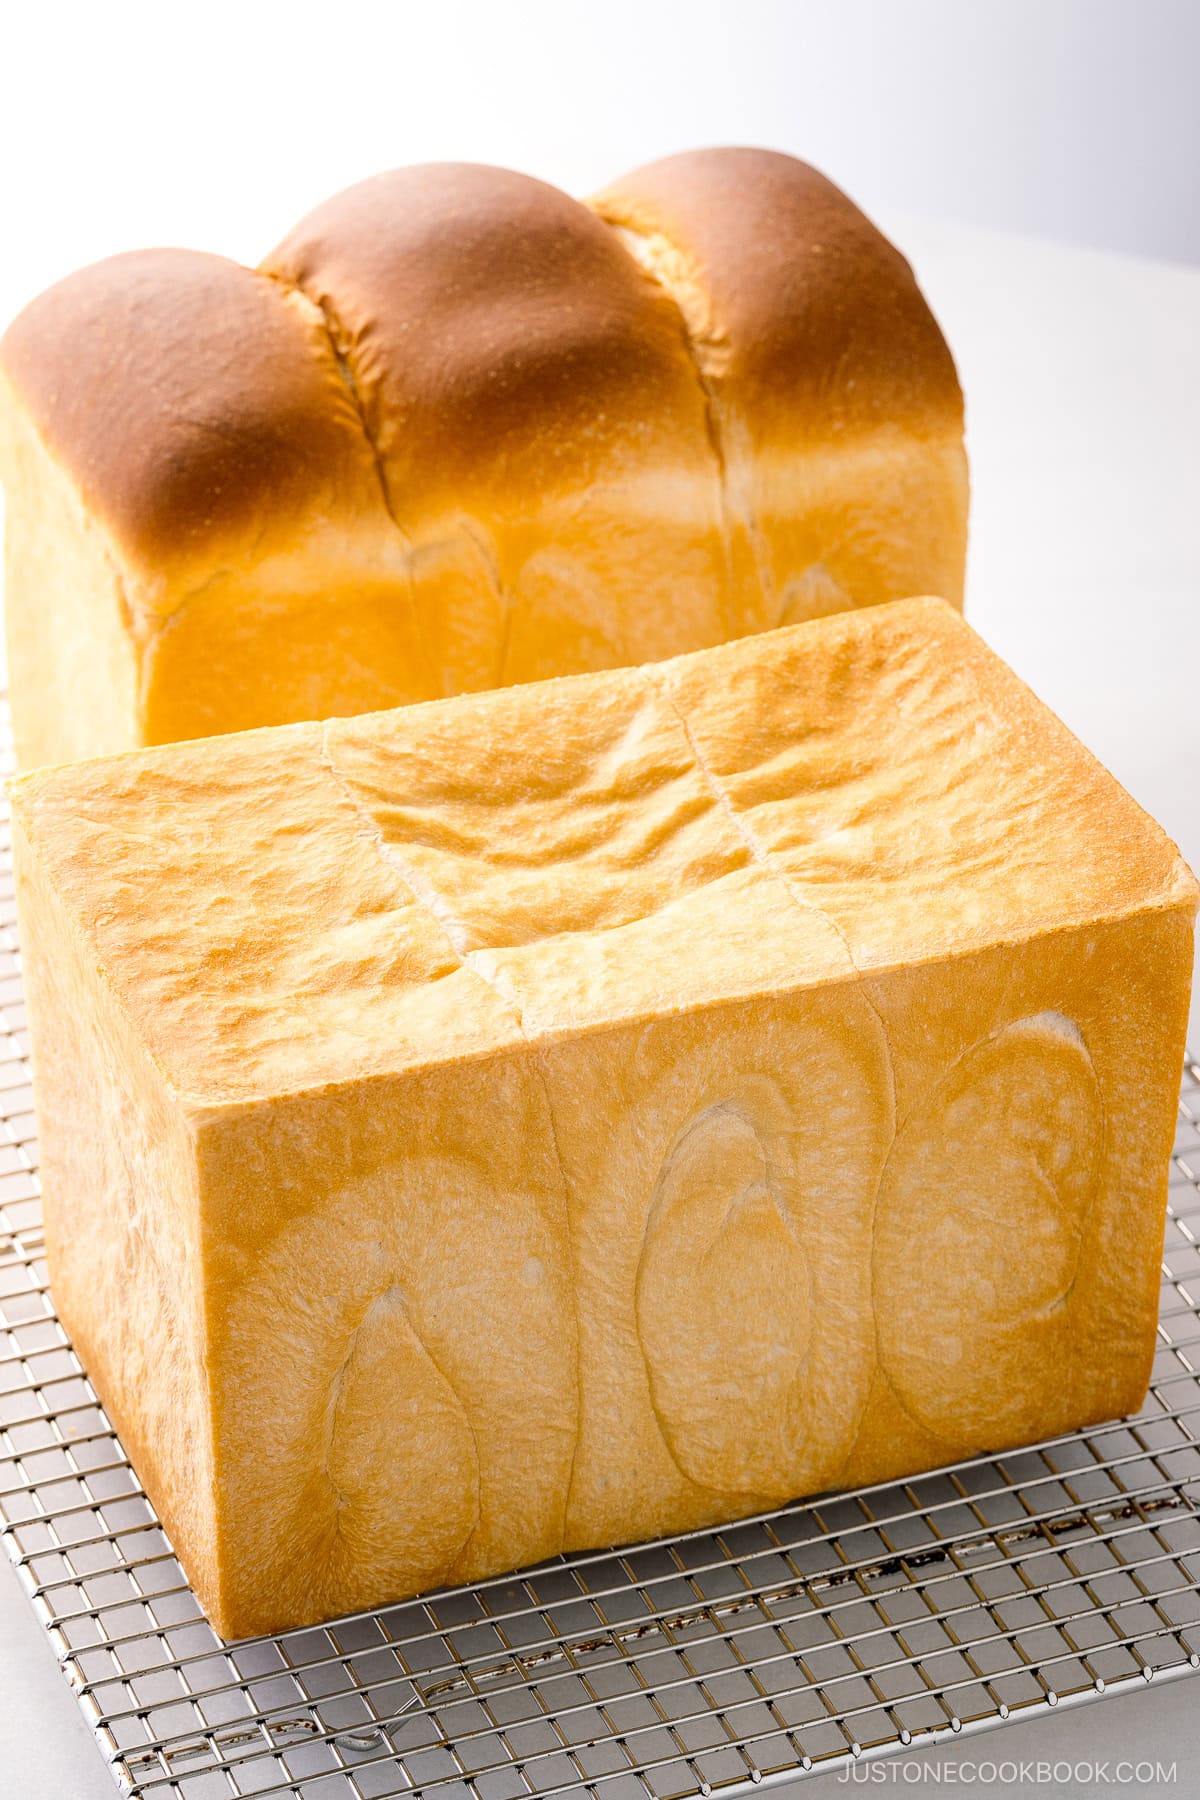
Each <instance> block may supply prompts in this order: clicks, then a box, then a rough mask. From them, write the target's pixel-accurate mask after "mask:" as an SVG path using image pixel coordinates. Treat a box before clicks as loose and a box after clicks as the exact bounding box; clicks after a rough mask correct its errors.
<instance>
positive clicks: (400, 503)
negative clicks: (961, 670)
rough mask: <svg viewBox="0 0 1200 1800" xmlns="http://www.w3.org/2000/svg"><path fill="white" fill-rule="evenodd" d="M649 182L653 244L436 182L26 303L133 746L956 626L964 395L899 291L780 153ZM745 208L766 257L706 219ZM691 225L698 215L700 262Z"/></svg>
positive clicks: (526, 182)
mask: <svg viewBox="0 0 1200 1800" xmlns="http://www.w3.org/2000/svg"><path fill="white" fill-rule="evenodd" d="M678 165H679V166H678V170H677V171H676V177H675V178H674V179H675V185H676V187H680V186H681V185H682V187H683V188H684V189H686V191H687V194H688V195H689V196H690V200H689V202H688V204H687V205H685V206H683V207H682V209H681V212H680V220H682V221H683V222H682V223H681V222H680V221H679V220H676V219H675V217H674V215H672V216H671V218H670V219H666V220H665V223H663V226H662V229H661V230H660V228H659V225H658V224H653V222H651V223H646V220H648V219H649V217H650V215H649V214H648V213H645V209H644V207H643V209H642V210H641V211H639V210H637V208H634V207H633V204H632V202H628V204H627V203H626V202H627V200H628V194H630V193H634V192H638V193H640V192H641V188H640V187H639V182H641V181H642V177H631V178H630V179H629V182H628V183H627V184H618V186H617V187H616V188H614V189H613V190H612V191H611V193H610V194H609V195H606V196H605V197H604V198H603V200H602V201H601V202H597V203H596V204H594V205H591V206H585V205H584V204H582V203H580V202H577V201H575V200H572V199H570V198H569V197H567V196H566V195H564V194H561V193H559V192H558V191H557V190H556V189H554V188H551V187H548V186H547V185H546V184H545V183H542V182H538V181H535V180H533V179H531V178H529V177H526V176H520V175H515V174H511V173H508V172H506V171H502V170H495V169H485V168H480V167H475V166H472V165H433V166H430V167H427V168H420V169H411V170H400V171H397V172H395V173H393V174H391V175H387V176H381V177H378V178H376V179H375V180H373V181H370V182H366V183H363V184H361V185H360V186H359V187H357V188H352V189H350V190H348V191H347V192H346V193H345V194H342V195H339V196H338V197H336V198H335V199H334V200H331V201H330V202H328V203H327V204H326V205H325V206H323V207H320V208H318V209H317V211H316V212H315V213H314V214H312V215H311V216H310V217H309V218H308V219H306V220H304V221H302V222H301V224H300V225H298V226H297V227H296V228H295V230H294V231H292V232H291V233H290V234H289V235H288V236H287V237H286V238H285V239H284V240H283V242H282V243H281V244H280V245H279V246H278V247H277V249H276V250H275V251H274V252H272V254H271V255H270V256H269V257H268V258H267V259H266V261H265V262H264V264H263V266H262V268H261V270H258V271H252V270H248V269H245V268H242V267H240V266H238V265H236V264H234V263H230V262H227V261H225V260H224V259H222V258H220V257H215V256H207V255H203V254H200V253H197V252H191V251H149V252H139V253H134V254H132V255H128V256H122V257H116V258H113V259H110V260H109V261H108V262H105V263H100V264H97V265H95V266H94V267H93V268H91V269H87V270H84V271H82V272H81V273H80V274H78V275H76V276H73V277H71V278H70V279H68V280H67V281H65V282H63V283H60V284H59V285H58V286H57V287H55V288H53V289H51V290H49V292H48V293H47V294H45V295H43V296H42V297H41V298H40V299H39V300H37V301H35V302H34V303H33V304H32V306H30V307H29V308H27V309H26V311H25V312H24V313H22V314H21V316H20V317H19V318H18V319H17V320H16V321H15V322H14V324H13V325H12V326H11V327H10V329H9V331H8V333H7V334H6V335H5V338H4V340H3V344H2V345H0V363H2V364H3V366H4V369H5V370H6V372H7V377H8V381H9V383H10V401H9V404H10V406H11V407H15V409H16V411H17V412H18V413H19V415H20V416H21V419H22V422H23V426H24V428H25V429H26V430H27V431H29V432H31V433H32V434H34V435H35V436H36V437H37V438H38V440H39V441H40V442H41V444H42V445H43V447H44V450H45V454H46V457H47V459H48V463H49V465H50V466H52V467H53V468H54V469H55V470H56V471H58V472H59V473H60V474H61V476H62V478H63V479H64V480H65V481H66V482H68V483H69V484H70V485H71V486H72V487H73V488H74V489H75V490H76V492H77V494H78V496H79V503H80V506H81V508H82V510H83V512H84V514H85V516H86V518H87V519H88V521H89V522H90V524H91V526H92V527H93V528H94V531H95V534H96V535H95V540H94V552H95V557H96V562H97V570H98V571H100V570H102V569H103V567H104V566H105V565H106V564H107V563H108V562H111V564H112V565H113V566H114V567H115V570H116V573H117V576H118V578H119V582H120V587H121V592H122V594H123V596H124V599H123V603H122V605H123V609H124V610H123V611H122V612H121V613H120V615H119V617H118V618H117V619H116V621H115V622H114V616H113V608H112V605H111V601H110V600H109V599H108V598H106V597H104V593H103V589H102V587H101V584H100V575H99V573H98V574H97V577H96V581H95V583H93V584H92V585H94V586H96V588H97V602H96V603H97V605H98V606H99V607H101V608H102V609H104V617H103V618H102V620H101V621H100V622H99V623H98V624H97V626H96V628H95V635H97V636H98V637H103V636H105V635H106V634H111V633H112V631H113V630H114V629H119V630H120V631H122V632H124V633H126V634H127V635H128V639H129V655H130V657H131V658H132V660H133V661H134V663H135V665H136V672H137V674H136V681H135V683H134V697H133V699H132V700H131V701H130V702H129V703H128V706H127V725H126V737H125V739H124V743H125V745H126V746H135V745H138V744H144V743H158V742H167V741H171V740H174V739H176V738H180V737H189V736H204V735H208V734H211V733H214V732H220V731H227V730H237V729H243V728H249V727H253V726H256V725H262V724H275V723H286V722H288V721H291V720H297V719H303V718H311V717H330V716H335V715H344V714H352V713H357V712H362V711H367V710H371V709H373V708H377V707H380V706H390V705H397V704H404V703H407V702H409V701H412V700H417V699H426V698H433V697H438V696H441V695H445V694H451V693H458V692H463V691H466V692H472V691H479V690H482V689H485V688H491V687H496V686H500V685H505V684H507V683H511V682H518V681H527V680H537V679H541V678H544V677H548V676H553V675H558V674H567V673H575V672H580V671H586V670H592V669H604V668H612V667H617V666H625V665H629V664H634V663H639V662H646V661H651V660H658V659H661V658H665V657H669V656H671V655H674V654H678V653H679V652H681V651H687V650H691V649H697V648H702V647H705V646H707V645H712V644H716V643H719V642H723V641H725V640H727V639H730V638H733V637H737V636H739V635H742V634H744V633H746V632H750V631H758V630H762V629H766V628H770V627H772V626H774V625H777V624H779V623H781V622H787V621H791V620H796V619H801V618H805V617H810V616H815V615H818V614H821V613H823V612H829V611H832V610H836V609H838V608H841V607H845V606H856V605H868V604H873V603H876V602H878V601H882V600H889V599H896V598H899V597H900V596H902V595H903V594H905V593H912V592H940V593H943V594H944V595H945V596H946V597H947V598H948V599H950V600H951V601H952V602H954V603H956V604H957V603H959V601H960V600H961V588H962V564H963V554H964V532H965V519H966V503H967V495H966V481H965V464H964V462H963V451H962V414H961V399H960V397H959V395H958V388H957V382H956V380H955V377H954V372H953V365H952V364H951V362H950V359H949V353H948V352H947V351H946V348H945V345H944V343H943V342H942V339H941V336H940V333H939V332H938V330H937V326H936V324H935V323H934V322H933V320H932V317H931V316H930V314H929V312H928V309H927V307H926V306H925V303H924V301H923V300H922V298H921V296H920V294H919V292H918V290H917V288H916V285H915V283H914V282H913V280H912V277H911V274H910V272H909V271H908V269H907V265H905V264H904V262H903V260H902V259H901V258H900V257H899V256H898V255H897V254H896V253H895V252H893V251H892V250H891V248H890V246H888V245H887V244H886V242H885V240H884V239H882V238H881V237H880V236H879V234H878V233H877V232H875V231H874V229H873V228H872V227H871V226H869V225H868V223H867V221H866V220H865V219H863V218H862V215H861V214H859V213H858V212H857V210H856V209H855V208H854V207H853V206H852V204H851V203H850V202H849V201H848V200H847V199H846V198H845V197H844V196H842V195H840V194H839V193H838V192H837V190H836V189H834V188H832V187H831V186H830V185H829V184H828V183H825V182H823V181H822V180H821V178H820V177H817V176H816V175H815V174H814V172H813V171H811V170H808V169H807V168H806V167H805V166H804V165H803V164H800V163H797V162H795V161H794V160H793V159H790V158H786V157H778V156H771V155H767V154H766V153H751V152H734V151H717V152H709V153H704V154H698V155H695V156H692V157H685V158H683V159H678ZM679 171H682V173H680V172H679ZM644 177H645V184H648V186H647V191H648V192H649V191H650V189H651V188H653V187H654V183H655V182H657V181H658V180H659V177H658V176H657V175H656V174H655V172H654V171H648V172H644ZM739 187H740V188H741V189H742V199H743V201H744V202H745V204H746V205H747V207H748V208H749V209H750V210H751V211H752V212H754V214H755V217H759V218H761V216H768V215H769V216H770V217H771V218H772V220H773V221H774V224H773V228H772V232H771V233H770V236H771V240H772V244H773V246H774V248H773V251H772V254H771V256H770V257H764V253H763V251H762V248H761V245H760V243H759V237H760V235H761V234H759V233H757V232H753V231H742V232H741V233H740V234H739V233H738V232H737V231H735V230H733V229H732V226H731V225H730V224H729V216H730V215H731V213H732V202H731V194H732V192H733V190H734V189H736V188H739ZM655 191H657V190H656V189H655ZM706 196H707V199H706ZM689 209H690V210H689ZM693 213H698V215H699V216H700V217H702V218H703V219H706V220H708V221H710V223H711V222H712V221H716V222H717V223H718V224H719V223H720V221H722V220H724V221H725V224H724V225H723V226H721V228H720V229H719V230H718V229H716V228H715V227H714V229H713V231H712V232H710V237H711V238H712V241H711V243H710V242H709V241H708V239H704V240H703V241H702V242H701V241H700V240H699V239H698V240H697V242H698V244H699V248H698V249H693V248H691V247H689V246H690V245H691V239H690V238H689V237H688V235H687V228H688V226H689V223H690V222H691V220H692V214H693ZM685 215H686V216H685ZM655 217H657V215H655ZM643 227H644V228H643ZM668 227H669V228H670V229H671V230H675V231H676V232H677V239H678V242H677V241H676V239H675V238H672V239H671V240H670V245H669V248H670V255H667V253H666V252H663V251H662V250H661V245H660V243H659V240H660V239H662V242H663V243H666V242H667V239H666V238H665V237H664V235H663V234H664V232H665V231H666V229H667V228H668ZM651 240H653V243H651ZM647 244H651V250H652V251H653V254H651V252H650V251H648V250H647ZM664 257H666V261H664ZM672 258H675V259H676V260H678V259H680V258H682V259H683V261H684V263H685V264H686V269H687V278H686V281H685V282H683V284H682V285H681V282H680V280H677V279H676V278H675V276H674V274H673V273H670V271H668V269H667V263H670V265H671V270H673V269H674V262H673V261H672V260H671V259H672ZM693 264H695V266H696V269H698V271H699V273H695V274H693ZM693 282H694V283H698V284H700V285H699V288H697V291H700V288H703V291H704V294H705V296H706V298H705V301H704V304H705V305H707V306H708V307H709V308H710V312H711V314H712V318H713V319H714V320H715V321H716V322H715V323H712V324H711V325H709V324H705V322H704V320H703V319H699V320H698V314H697V305H696V304H695V303H694V302H693V300H692V298H691V293H692V288H691V286H689V285H688V284H689V283H693ZM705 283H708V284H709V286H708V287H705V286H704V284H705ZM732 294H740V295H742V296H743V298H745V299H746V304H743V305H740V306H739V305H735V304H733V303H732V302H731V300H730V295H732ZM749 298H752V299H753V304H750V303H749ZM706 317H707V315H706ZM877 340H878V342H877ZM873 345H875V348H874V349H873V348H872V346H873ZM879 345H882V346H883V348H882V349H880V348H879ZM23 504H24V503H23V502H22V501H20V499H19V498H18V501H17V505H18V506H20V505H23ZM27 535H28V534H25V535H23V536H21V537H20V538H19V540H18V543H23V542H25V541H26V536H27ZM16 553H17V554H18V555H21V554H24V553H23V552H20V551H19V549H18V552H16ZM25 585H28V584H25ZM31 604H32V603H31ZM22 629H23V627H22ZM97 679H98V680H99V677H98V678H97ZM37 703H38V704H42V703H43V702H42V700H41V695H40V693H39V695H38V701H37ZM50 716H51V717H53V716H54V714H53V711H52V710H51V715H50ZM62 745H63V747H64V750H66V749H70V748H73V746H72V745H70V744H69V742H68V733H67V732H66V729H65V728H64V734H63V740H62ZM89 747H90V748H92V749H95V750H100V749H106V748H109V747H110V746H109V744H108V743H107V742H100V741H97V742H96V743H95V744H94V745H91V746H89ZM22 760H23V762H24V761H25V757H24V752H23V751H22ZM51 760H59V758H58V757H57V755H52V757H51Z"/></svg>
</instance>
